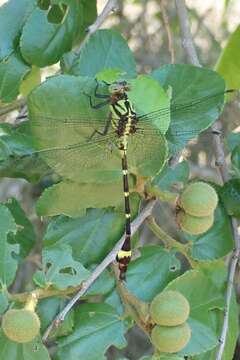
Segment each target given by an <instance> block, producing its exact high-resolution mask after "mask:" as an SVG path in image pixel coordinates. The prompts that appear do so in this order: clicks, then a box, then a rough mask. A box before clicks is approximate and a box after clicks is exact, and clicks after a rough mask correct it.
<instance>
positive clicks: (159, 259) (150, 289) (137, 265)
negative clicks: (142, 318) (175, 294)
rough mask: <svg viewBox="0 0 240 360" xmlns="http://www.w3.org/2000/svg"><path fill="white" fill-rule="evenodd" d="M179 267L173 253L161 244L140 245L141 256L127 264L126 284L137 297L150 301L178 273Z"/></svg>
mask: <svg viewBox="0 0 240 360" xmlns="http://www.w3.org/2000/svg"><path fill="white" fill-rule="evenodd" d="M160 264H161V271H159V266H160ZM179 268H180V263H179V260H177V258H176V257H175V254H174V253H171V252H169V251H166V250H165V249H163V248H162V247H161V246H145V247H142V248H141V256H140V257H139V258H138V259H136V260H134V261H131V263H130V264H129V267H128V271H127V282H126V286H127V288H128V289H129V291H130V292H132V293H133V294H134V295H135V296H137V297H138V298H139V299H141V300H143V301H151V300H152V299H153V298H154V296H155V295H157V294H158V293H159V292H160V291H161V290H162V289H163V288H164V287H165V286H166V285H167V284H168V283H169V282H170V281H171V280H173V279H175V278H176V277H177V276H178V275H179ZM136 284H137V286H136Z"/></svg>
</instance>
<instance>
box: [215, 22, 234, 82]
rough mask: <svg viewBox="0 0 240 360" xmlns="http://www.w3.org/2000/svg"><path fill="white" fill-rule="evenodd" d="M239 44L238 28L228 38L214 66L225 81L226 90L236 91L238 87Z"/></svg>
mask: <svg viewBox="0 0 240 360" xmlns="http://www.w3.org/2000/svg"><path fill="white" fill-rule="evenodd" d="M239 43H240V26H238V27H237V28H236V30H235V31H234V32H233V33H232V34H231V36H230V37H229V39H228V42H227V44H226V45H225V47H224V48H223V50H222V52H221V54H220V57H219V59H218V62H217V64H216V66H215V69H216V71H217V72H218V73H219V74H220V75H222V77H223V78H224V80H225V81H226V84H227V87H228V88H235V89H238V88H239V87H240V75H239V73H240V59H239V56H238V54H239Z"/></svg>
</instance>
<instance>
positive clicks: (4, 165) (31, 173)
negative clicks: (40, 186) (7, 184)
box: [0, 122, 52, 182]
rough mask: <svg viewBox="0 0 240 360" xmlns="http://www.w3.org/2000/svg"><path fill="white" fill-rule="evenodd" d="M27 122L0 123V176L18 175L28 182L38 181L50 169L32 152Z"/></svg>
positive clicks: (32, 145)
mask: <svg viewBox="0 0 240 360" xmlns="http://www.w3.org/2000/svg"><path fill="white" fill-rule="evenodd" d="M28 126H29V124H28V123H27V122H24V123H21V124H20V125H19V126H17V127H12V126H11V125H10V124H0V176H1V177H13V178H16V177H20V178H25V179H26V180H28V181H30V182H38V181H39V180H40V179H41V178H42V177H44V176H45V175H46V174H50V173H51V172H52V171H51V170H50V168H49V167H48V166H47V164H45V163H44V161H43V160H42V159H41V158H40V157H39V156H31V154H33V152H34V144H33V139H32V137H31V136H30V135H29V130H28Z"/></svg>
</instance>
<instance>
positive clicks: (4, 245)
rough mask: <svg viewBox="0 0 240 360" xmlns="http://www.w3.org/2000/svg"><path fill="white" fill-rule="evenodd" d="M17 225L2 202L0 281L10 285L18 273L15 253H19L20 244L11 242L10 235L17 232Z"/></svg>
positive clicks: (0, 214)
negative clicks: (9, 241) (8, 239)
mask: <svg viewBox="0 0 240 360" xmlns="http://www.w3.org/2000/svg"><path fill="white" fill-rule="evenodd" d="M16 232H17V225H16V223H15V220H14V217H13V216H12V214H11V212H10V211H9V210H8V208H7V207H6V206H5V205H3V204H0V249H1V252H0V282H1V285H3V284H4V285H7V286H9V285H10V284H11V283H12V282H13V280H14V278H15V275H16V271H17V265H18V263H17V260H16V258H14V255H17V254H18V253H19V245H17V244H9V243H8V241H7V238H8V235H9V234H11V233H13V234H16Z"/></svg>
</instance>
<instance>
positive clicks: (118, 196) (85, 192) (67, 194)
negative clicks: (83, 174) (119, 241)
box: [37, 181, 123, 217]
mask: <svg viewBox="0 0 240 360" xmlns="http://www.w3.org/2000/svg"><path fill="white" fill-rule="evenodd" d="M122 202H123V195H122V184H119V183H118V182H116V183H108V184H79V183H74V182H71V181H68V182H67V181H65V182H60V183H58V184H56V185H54V186H52V187H50V188H48V189H46V190H45V191H44V193H43V194H42V195H41V197H40V198H39V200H38V203H37V212H38V214H39V215H41V216H42V215H47V216H54V215H60V214H63V215H67V216H72V217H76V216H79V215H82V214H83V213H84V212H85V211H86V209H87V208H103V207H108V206H116V205H119V204H120V203H122Z"/></svg>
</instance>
